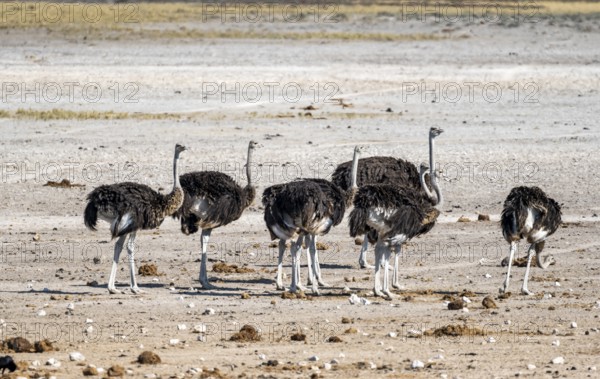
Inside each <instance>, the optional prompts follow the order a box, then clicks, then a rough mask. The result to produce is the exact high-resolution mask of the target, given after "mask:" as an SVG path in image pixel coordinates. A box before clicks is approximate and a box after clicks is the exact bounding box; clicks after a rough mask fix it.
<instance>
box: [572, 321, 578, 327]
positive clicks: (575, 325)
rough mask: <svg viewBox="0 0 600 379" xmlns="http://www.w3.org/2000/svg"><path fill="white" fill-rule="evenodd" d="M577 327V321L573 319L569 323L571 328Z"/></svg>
mask: <svg viewBox="0 0 600 379" xmlns="http://www.w3.org/2000/svg"><path fill="white" fill-rule="evenodd" d="M576 328H577V323H576V322H575V321H573V322H572V323H571V329H576Z"/></svg>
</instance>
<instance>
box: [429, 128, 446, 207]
mask: <svg viewBox="0 0 600 379" xmlns="http://www.w3.org/2000/svg"><path fill="white" fill-rule="evenodd" d="M434 147H435V144H434V138H433V137H432V136H429V172H430V174H429V177H430V178H431V186H432V187H433V190H434V191H435V194H436V196H437V202H435V208H436V209H437V210H439V211H441V210H442V206H443V205H444V196H443V195H442V191H441V189H440V186H439V185H438V182H437V170H436V169H435V158H434V155H435V154H434V153H433V150H434Z"/></svg>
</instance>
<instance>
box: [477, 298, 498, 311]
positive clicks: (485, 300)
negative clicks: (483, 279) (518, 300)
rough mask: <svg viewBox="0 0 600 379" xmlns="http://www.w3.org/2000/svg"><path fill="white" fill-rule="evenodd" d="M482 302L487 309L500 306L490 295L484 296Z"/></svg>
mask: <svg viewBox="0 0 600 379" xmlns="http://www.w3.org/2000/svg"><path fill="white" fill-rule="evenodd" d="M481 304H482V305H483V307H484V308H485V309H496V308H498V306H497V305H496V303H495V302H494V300H492V298H491V297H490V296H486V297H484V298H483V301H482V302H481Z"/></svg>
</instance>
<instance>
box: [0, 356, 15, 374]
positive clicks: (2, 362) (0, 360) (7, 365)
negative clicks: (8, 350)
mask: <svg viewBox="0 0 600 379" xmlns="http://www.w3.org/2000/svg"><path fill="white" fill-rule="evenodd" d="M0 369H1V370H2V375H4V370H6V369H8V371H10V372H13V371H15V370H16V369H17V365H16V364H15V361H13V359H12V357H11V356H8V355H5V356H4V357H0Z"/></svg>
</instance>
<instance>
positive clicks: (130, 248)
mask: <svg viewBox="0 0 600 379" xmlns="http://www.w3.org/2000/svg"><path fill="white" fill-rule="evenodd" d="M127 259H128V260H129V276H130V277H131V292H133V293H135V294H138V293H143V292H144V291H142V290H141V289H139V287H138V285H137V282H136V280H135V232H131V233H130V234H129V240H128V241H127Z"/></svg>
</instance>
